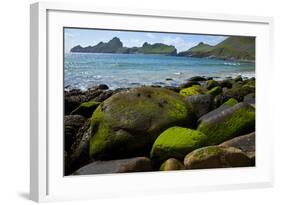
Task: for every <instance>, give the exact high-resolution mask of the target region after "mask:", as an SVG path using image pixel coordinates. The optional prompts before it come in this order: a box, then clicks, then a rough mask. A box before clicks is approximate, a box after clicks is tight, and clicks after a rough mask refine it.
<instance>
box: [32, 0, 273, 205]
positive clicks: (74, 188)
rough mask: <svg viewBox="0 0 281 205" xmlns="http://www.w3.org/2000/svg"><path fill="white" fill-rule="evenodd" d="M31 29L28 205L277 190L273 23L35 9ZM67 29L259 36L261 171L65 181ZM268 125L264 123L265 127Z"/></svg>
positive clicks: (63, 6) (75, 7)
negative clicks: (30, 204) (64, 46)
mask: <svg viewBox="0 0 281 205" xmlns="http://www.w3.org/2000/svg"><path fill="white" fill-rule="evenodd" d="M93 19H95V20H96V21H93ZM125 21H126V22H127V23H126V24H125V23H124V22H125ZM93 22H95V23H94V24H95V25H94V24H93ZM30 25H31V26H30V53H31V55H30V56H31V58H30V65H31V68H30V69H31V71H30V79H31V82H30V94H31V95H30V112H31V113H30V119H31V127H30V198H31V200H34V201H37V202H41V201H53V200H72V199H83V198H85V199H86V198H87V199H95V198H100V197H114V196H124V197H125V196H129V195H143V194H152V193H153V194H163V193H182V192H188V191H205V190H221V189H234V188H252V187H269V186H272V185H273V160H272V156H273V153H272V148H273V133H271V132H272V131H268V130H270V129H269V128H270V121H271V120H272V116H271V113H270V112H267V111H266V110H265V109H262V108H263V107H265V106H267V107H269V108H270V107H271V102H270V98H271V95H270V92H267V91H268V90H270V89H271V87H270V86H271V84H270V83H269V82H270V76H271V75H272V73H270V72H273V71H271V70H270V68H272V65H271V62H272V50H273V42H272V41H273V36H272V35H273V32H272V29H273V19H272V18H270V17H257V16H240V15H237V16H236V15H227V14H213V13H198V12H197V13H196V12H182V11H181V12H179V11H157V10H140V9H125V8H97V7H96V6H95V5H94V4H73V3H46V2H40V3H35V4H32V5H31V15H30ZM181 25H186V26H181ZM64 26H66V27H89V28H91V27H93V28H94V27H98V28H101V27H102V28H111V29H127V30H147V31H170V32H171V31H173V32H188V33H203V34H204V33H205V34H217V33H218V34H226V35H227V34H228V35H249V36H256V39H257V42H256V76H257V91H256V92H257V102H256V109H257V117H256V128H257V129H256V149H257V154H256V155H257V159H256V167H250V168H233V169H212V170H191V171H174V172H165V173H163V172H161V173H160V172H154V173H152V172H148V173H130V174H109V175H95V176H77V177H64V176H63V172H62V169H63V167H62V166H63V164H62V162H63V152H62V143H63V139H62V136H63V132H62V119H63V116H62V113H63V112H62V109H63V103H62V99H63V98H62V93H63V90H62V80H63V78H62V71H63V64H62V56H63V50H62V49H61V48H62V44H61V43H62V35H61V34H62V28H63V27H64ZM263 67H266V68H268V69H262V68H263ZM261 93H263V97H261V95H259V94H261ZM265 117H266V119H267V121H263V119H264V118H265ZM265 135H266V139H265V137H263V136H265ZM56 140H57V141H56ZM148 183H149V184H148Z"/></svg>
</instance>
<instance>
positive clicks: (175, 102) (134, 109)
mask: <svg viewBox="0 0 281 205" xmlns="http://www.w3.org/2000/svg"><path fill="white" fill-rule="evenodd" d="M195 123H196V119H195V115H194V113H193V109H192V107H191V105H189V104H187V103H186V102H185V101H184V98H183V97H182V96H181V95H179V94H177V93H175V92H173V91H170V90H167V89H163V88H151V87H142V88H136V89H131V90H130V91H127V92H121V93H117V94H115V95H113V96H111V97H110V98H108V99H107V100H105V101H104V102H103V103H101V104H100V105H99V107H98V108H97V109H96V110H95V112H94V113H93V115H92V118H91V130H92V133H91V139H90V156H91V157H92V158H102V159H105V158H120V157H129V156H132V155H134V153H137V154H148V153H149V151H150V149H151V145H152V144H153V142H154V141H155V139H156V138H157V136H158V135H159V134H160V133H161V132H162V131H163V130H165V129H167V128H169V127H171V126H174V125H176V124H178V125H182V126H187V127H193V126H194V124H195ZM104 156H106V157H104Z"/></svg>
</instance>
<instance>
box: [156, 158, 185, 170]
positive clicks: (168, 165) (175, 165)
mask: <svg viewBox="0 0 281 205" xmlns="http://www.w3.org/2000/svg"><path fill="white" fill-rule="evenodd" d="M184 169H185V168H184V165H183V163H181V162H180V161H179V160H177V159H175V158H170V159H168V160H166V161H165V162H163V164H162V165H161V166H160V171H171V170H184Z"/></svg>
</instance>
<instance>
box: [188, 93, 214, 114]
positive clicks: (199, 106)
mask: <svg viewBox="0 0 281 205" xmlns="http://www.w3.org/2000/svg"><path fill="white" fill-rule="evenodd" d="M185 100H186V102H188V103H190V104H191V105H192V107H193V110H194V112H195V113H196V116H197V117H198V118H199V117H201V116H202V115H205V114H206V113H208V112H209V111H211V110H212V109H213V97H212V95H209V94H205V95H204V94H197V95H192V96H188V97H186V98H185Z"/></svg>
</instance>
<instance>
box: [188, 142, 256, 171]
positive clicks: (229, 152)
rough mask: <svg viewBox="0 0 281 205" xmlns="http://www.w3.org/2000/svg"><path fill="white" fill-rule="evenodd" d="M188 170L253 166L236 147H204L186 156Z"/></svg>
mask: <svg viewBox="0 0 281 205" xmlns="http://www.w3.org/2000/svg"><path fill="white" fill-rule="evenodd" d="M184 166H185V168H186V169H207V168H226V167H245V166H251V160H250V158H249V157H248V156H247V155H246V154H245V153H244V152H242V151H241V150H240V149H237V148H234V147H220V146H209V147H203V148H200V149H197V150H194V151H193V152H191V153H189V154H188V155H186V157H185V158H184Z"/></svg>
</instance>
